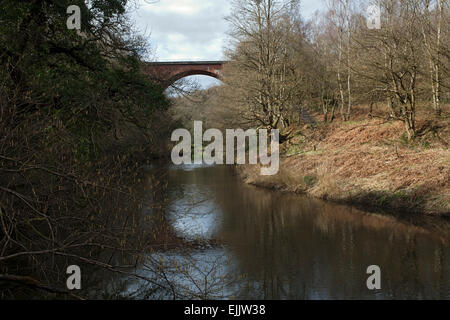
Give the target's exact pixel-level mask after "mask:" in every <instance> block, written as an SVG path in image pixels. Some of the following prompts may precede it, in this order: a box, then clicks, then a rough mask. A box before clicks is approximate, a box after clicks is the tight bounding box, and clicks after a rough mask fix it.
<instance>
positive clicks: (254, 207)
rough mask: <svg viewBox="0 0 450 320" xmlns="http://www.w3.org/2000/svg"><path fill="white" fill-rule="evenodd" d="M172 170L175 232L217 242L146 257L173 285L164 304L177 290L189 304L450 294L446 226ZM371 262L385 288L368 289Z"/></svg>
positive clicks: (209, 171) (152, 271) (201, 171)
mask: <svg viewBox="0 0 450 320" xmlns="http://www.w3.org/2000/svg"><path fill="white" fill-rule="evenodd" d="M167 174H168V189H167V191H168V193H169V201H168V204H167V208H166V209H167V212H168V215H169V220H170V222H171V225H172V226H173V228H174V230H175V232H176V233H177V234H178V235H180V236H183V237H184V238H186V240H187V241H194V240H199V239H204V240H205V241H206V242H208V241H209V240H215V243H216V244H217V243H218V244H221V245H219V246H217V245H216V246H214V247H205V249H199V248H198V247H196V248H194V249H192V250H186V249H183V250H180V249H178V250H174V251H172V252H166V253H154V254H153V255H149V259H152V262H153V263H151V264H148V265H147V266H146V267H143V268H142V269H141V272H142V273H143V274H146V275H147V276H149V275H151V276H153V278H154V279H155V281H159V282H160V283H166V284H168V287H167V288H166V290H165V291H164V292H165V293H164V294H163V295H159V296H158V298H169V299H170V298H171V297H175V296H176V295H175V294H173V292H172V296H171V286H175V287H177V288H178V289H180V288H181V289H182V291H183V292H185V293H188V294H187V295H186V297H188V298H215V299H218V298H241V299H405V298H411V299H449V298H450V276H449V274H450V272H449V271H450V246H449V239H450V228H449V224H448V223H447V222H446V221H443V220H437V221H434V220H421V221H419V222H417V221H415V220H414V219H413V218H410V217H408V219H410V220H411V221H406V220H403V219H397V218H394V217H392V216H387V215H381V214H373V213H367V212H363V211H360V210H357V209H354V208H351V207H347V206H342V205H336V204H331V203H327V202H323V201H319V200H315V199H311V198H308V197H305V196H298V195H291V194H282V193H278V192H271V191H267V190H262V189H258V188H254V187H251V186H247V185H244V184H242V183H241V182H240V181H239V180H238V179H237V178H236V177H233V174H232V171H231V170H230V168H227V167H191V168H188V169H187V168H177V169H171V170H168V172H167ZM421 219H422V218H421ZM417 224H418V225H422V226H417ZM424 224H425V227H423V225H424ZM155 260H158V261H159V263H157V264H155V263H154V262H155ZM373 264H375V265H379V266H380V267H381V271H382V290H380V291H369V290H368V289H367V287H366V280H367V278H368V275H367V274H366V269H367V267H368V266H370V265H373ZM155 265H159V268H158V267H155ZM149 266H152V267H149ZM161 270H163V271H164V274H161V272H162V271H161ZM168 270H169V271H168ZM172 289H173V288H172ZM141 297H142V296H141ZM146 297H147V298H155V296H152V295H148V294H147V295H146ZM178 298H180V297H179V296H178Z"/></svg>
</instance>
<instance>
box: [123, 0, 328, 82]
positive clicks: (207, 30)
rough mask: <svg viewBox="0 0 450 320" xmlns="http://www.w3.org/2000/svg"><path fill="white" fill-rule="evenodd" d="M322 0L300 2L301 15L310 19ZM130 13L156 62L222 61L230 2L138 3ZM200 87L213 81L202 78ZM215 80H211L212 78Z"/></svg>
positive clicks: (152, 0)
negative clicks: (152, 51)
mask: <svg viewBox="0 0 450 320" xmlns="http://www.w3.org/2000/svg"><path fill="white" fill-rule="evenodd" d="M322 1H323V0H303V1H302V15H303V17H304V18H309V17H310V16H311V15H312V14H313V13H314V11H315V10H320V9H321V8H322V7H323V4H322ZM140 2H141V5H140V7H139V9H138V10H136V11H135V12H133V13H132V18H133V20H135V22H136V27H137V28H138V29H139V30H140V31H141V32H145V34H150V43H151V45H152V47H153V49H154V53H155V58H156V60H157V61H184V60H222V59H223V58H224V57H223V49H224V47H225V46H226V43H227V36H226V32H227V30H228V25H227V22H226V21H225V20H224V18H225V17H226V16H227V15H228V14H229V13H230V9H231V7H230V2H231V1H229V0H159V1H157V0H140ZM198 79H201V84H202V85H203V84H204V85H206V86H209V85H210V84H214V83H215V82H214V81H207V80H205V79H204V78H203V77H198ZM213 80H214V79H213Z"/></svg>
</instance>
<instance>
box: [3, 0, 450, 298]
mask: <svg viewBox="0 0 450 320" xmlns="http://www.w3.org/2000/svg"><path fill="white" fill-rule="evenodd" d="M73 4H76V5H79V6H80V7H81V8H82V31H81V32H77V31H76V30H68V29H67V26H66V20H67V13H66V9H67V7H68V6H69V5H73ZM133 5H134V3H133V2H131V3H130V1H126V0H91V1H81V0H70V1H69V0H16V1H10V0H0V298H20V297H22V296H25V297H26V296H29V295H30V290H31V291H32V292H35V290H37V291H38V292H41V293H43V294H47V293H51V294H55V293H56V294H60V295H62V296H63V297H66V296H67V297H70V298H79V297H77V296H75V295H74V294H73V293H70V292H67V291H66V290H65V288H64V284H65V268H66V266H67V265H70V264H74V263H79V264H81V265H83V266H86V268H93V270H94V269H95V270H97V269H101V270H104V271H108V272H110V273H112V274H118V275H124V274H126V275H129V274H130V272H128V271H127V270H129V268H132V267H133V266H136V265H137V264H138V263H139V262H140V261H141V260H140V259H141V258H142V257H141V255H140V253H141V252H142V251H143V250H153V249H155V246H158V245H160V243H159V242H158V241H159V240H158V239H162V238H164V236H163V235H161V233H158V234H156V235H155V230H154V229H150V231H148V230H144V229H145V226H146V224H145V223H143V222H142V220H140V217H139V215H138V214H139V212H140V206H141V204H140V202H139V201H138V198H139V194H138V193H136V192H135V191H134V190H133V186H135V185H136V184H139V183H140V175H139V174H140V172H141V170H140V169H141V168H142V166H143V165H144V164H145V163H146V162H148V160H149V159H152V158H160V157H162V156H167V155H168V154H169V152H168V148H167V144H168V142H169V141H170V140H169V136H170V135H169V134H170V132H171V129H172V128H175V125H179V124H180V121H182V122H184V124H185V125H188V123H189V122H191V121H192V120H205V121H206V122H208V124H207V126H209V127H217V128H227V127H228V128H230V126H231V127H245V128H250V127H253V128H268V129H274V128H276V129H280V131H281V135H282V138H283V139H284V140H288V139H290V138H291V137H292V136H293V135H294V134H295V132H296V130H295V128H296V127H301V126H303V125H304V124H305V114H306V115H308V114H312V113H317V112H320V113H321V114H322V119H323V122H324V123H325V124H328V123H330V122H333V121H334V122H336V120H335V119H337V120H339V121H342V122H349V121H352V120H353V119H355V114H356V113H355V110H357V109H358V108H360V107H361V106H365V108H366V109H365V110H366V111H367V114H368V115H370V116H372V117H381V118H382V119H385V120H386V121H395V122H401V123H402V131H401V132H399V135H400V134H402V133H403V132H404V134H405V136H406V139H407V140H408V141H414V139H416V137H417V136H418V135H419V134H420V132H421V131H420V130H419V128H418V127H417V114H418V111H421V114H422V116H423V117H424V118H425V119H431V120H433V121H446V120H448V117H449V109H448V107H449V104H450V32H449V31H450V8H449V1H448V0H382V1H381V2H380V8H381V26H382V28H381V29H379V30H376V29H375V30H370V29H368V28H367V21H366V17H365V9H366V7H367V3H363V2H359V1H356V0H332V1H330V2H329V3H328V8H329V10H327V11H326V12H325V13H320V14H319V13H318V14H317V15H316V16H315V17H314V19H312V20H311V21H304V20H302V19H301V18H300V10H301V7H300V2H299V1H288V0H235V1H233V12H232V14H231V15H230V16H229V17H228V18H227V19H228V21H229V23H230V32H229V35H230V38H231V39H232V43H231V45H230V47H229V48H228V50H227V57H228V60H229V62H228V63H227V64H226V66H225V68H224V72H223V78H222V80H223V85H222V86H219V87H216V88H213V89H210V90H209V91H208V92H195V93H193V94H191V95H189V94H188V95H185V96H184V97H182V98H178V99H177V100H178V101H177V102H176V103H175V107H174V108H172V109H171V111H170V110H169V109H170V108H169V107H170V105H171V102H170V100H169V99H168V98H167V96H166V95H165V94H164V92H163V91H162V89H161V88H160V87H159V86H158V85H157V84H155V83H152V82H151V81H150V80H149V79H148V78H146V77H145V75H144V74H143V73H142V71H141V69H140V66H141V62H142V60H143V57H145V56H147V55H146V54H147V52H148V50H149V48H148V45H147V43H148V41H147V39H144V38H143V37H142V36H141V35H139V34H137V33H136V32H135V31H134V29H133V25H132V23H131V22H130V21H129V20H128V19H127V15H126V11H127V9H130V7H132V6H133ZM192 99H194V100H195V101H196V102H195V103H193V106H192V109H193V110H194V111H193V113H192V116H191V118H186V117H184V118H182V119H180V118H179V117H178V118H177V117H176V116H174V117H173V118H175V119H172V118H171V117H169V116H168V115H169V114H172V115H173V114H175V115H176V114H177V113H178V112H177V110H179V108H182V107H186V105H188V104H189V103H190V101H191V102H192V101H193V100H192ZM180 101H181V103H180ZM202 103H203V104H202ZM180 104H182V106H180ZM206 104H207V106H206ZM205 106H206V107H205ZM196 108H197V109H196ZM375 110H377V112H375ZM195 112H197V113H195ZM178 114H179V113H178ZM307 117H308V116H307ZM306 122H308V121H306ZM153 183H156V182H155V181H153ZM157 184H158V186H157V187H156V188H155V190H156V191H155V192H156V193H158V192H159V193H160V194H159V195H158V196H157V197H156V198H158V199H159V200H160V201H165V199H164V195H163V194H161V192H163V191H162V190H163V187H162V186H163V185H164V181H162V182H161V181H157ZM154 218H155V219H157V220H158V223H159V224H158V225H159V226H161V228H162V229H164V228H165V226H164V217H163V216H161V217H154ZM154 225H155V223H153V224H152V226H154ZM159 231H161V230H159ZM159 231H158V232H159ZM162 232H163V231H162ZM149 233H151V234H149ZM158 236H159V237H160V238H158ZM166 238H167V237H166ZM166 238H165V239H166ZM155 239H156V240H155ZM159 271H161V270H159ZM131 273H132V272H131ZM147 280H149V281H152V280H151V279H147ZM155 285H156V286H161V284H155ZM167 286H169V285H167ZM169 289H171V290H172V291H173V288H169ZM169 289H168V290H169ZM173 296H174V298H176V297H182V296H178V295H177V294H175V293H174V294H173Z"/></svg>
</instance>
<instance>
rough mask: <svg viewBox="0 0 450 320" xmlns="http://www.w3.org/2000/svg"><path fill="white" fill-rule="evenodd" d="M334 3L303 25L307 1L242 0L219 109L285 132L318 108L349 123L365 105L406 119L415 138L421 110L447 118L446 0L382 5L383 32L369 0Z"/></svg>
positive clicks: (236, 5)
mask: <svg viewBox="0 0 450 320" xmlns="http://www.w3.org/2000/svg"><path fill="white" fill-rule="evenodd" d="M327 5H328V8H329V9H328V10H327V11H326V12H323V13H317V14H316V16H315V17H314V18H313V19H312V20H310V21H303V20H302V19H301V18H300V8H301V3H300V2H299V1H282V0H261V1H259V0H254V1H252V0H248V1H234V2H233V12H232V14H231V15H230V16H229V17H228V21H229V23H230V27H231V29H230V37H231V39H232V45H231V46H230V48H229V50H228V53H227V55H228V58H229V60H230V61H231V62H230V63H229V64H228V65H227V66H226V68H225V72H224V82H225V85H224V86H222V88H221V89H220V90H219V91H220V93H219V94H221V95H222V96H223V97H224V99H221V101H223V105H222V106H221V108H220V107H219V109H222V110H224V112H225V111H226V110H229V112H228V116H230V117H231V118H233V115H234V119H236V120H237V121H238V122H240V124H242V125H247V126H249V127H269V128H278V129H281V130H282V132H284V134H285V136H288V135H289V134H290V130H285V129H286V128H289V127H290V126H292V125H295V124H298V123H299V122H300V121H301V120H302V119H301V116H300V115H301V114H302V110H303V111H318V110H320V111H321V113H322V115H323V120H324V121H325V122H332V121H333V120H334V119H335V118H336V117H339V118H341V119H342V121H351V120H352V116H353V115H354V113H353V111H354V109H355V108H356V107H358V106H361V105H365V106H367V107H369V108H370V109H369V112H370V110H373V108H374V107H378V106H379V107H380V109H383V110H384V113H385V114H384V115H382V116H383V117H384V116H385V117H386V119H391V120H394V121H401V122H402V123H403V124H404V129H405V132H406V135H407V138H408V139H409V140H412V139H414V138H415V137H416V135H417V131H418V129H417V126H416V116H417V111H418V110H426V113H427V116H426V117H428V118H429V119H434V118H435V117H444V118H445V117H448V104H449V102H450V93H449V92H450V89H449V87H450V70H449V69H450V38H449V37H450V33H449V30H450V11H449V10H450V9H449V3H448V1H446V0H436V1H429V0H387V1H380V4H379V5H380V11H381V29H369V28H368V26H367V18H366V16H367V14H366V9H367V7H368V5H369V3H368V2H365V1H355V0H332V1H329V2H328V4H327ZM225 105H226V106H225ZM444 110H445V112H444V113H443V111H444ZM369 112H368V113H369ZM353 119H354V117H353Z"/></svg>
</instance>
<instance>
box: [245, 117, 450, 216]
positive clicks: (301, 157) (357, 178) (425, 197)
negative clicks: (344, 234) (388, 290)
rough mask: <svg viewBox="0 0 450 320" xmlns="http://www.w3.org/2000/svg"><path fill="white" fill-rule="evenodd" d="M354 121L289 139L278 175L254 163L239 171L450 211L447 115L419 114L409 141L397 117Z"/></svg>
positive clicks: (251, 178) (341, 194) (378, 202)
mask: <svg viewBox="0 0 450 320" xmlns="http://www.w3.org/2000/svg"><path fill="white" fill-rule="evenodd" d="M360 114H364V113H363V112H360ZM357 120H358V121H353V122H350V123H346V124H345V125H342V123H340V122H339V121H336V123H333V124H331V125H319V126H318V127H317V128H314V129H310V130H309V132H303V134H305V135H306V136H308V138H309V139H308V141H307V142H304V141H303V140H304V139H303V138H302V139H297V140H296V139H293V141H292V142H291V144H290V145H287V146H285V151H286V154H289V150H295V152H291V153H290V154H289V155H290V156H289V157H286V158H284V159H283V160H282V162H281V166H280V172H279V174H278V175H276V176H272V177H262V176H260V175H259V168H256V167H255V166H244V167H242V168H240V170H241V173H242V174H243V175H244V176H245V178H246V181H247V182H248V183H251V184H255V185H260V186H264V187H270V188H276V189H284V190H288V191H294V192H307V193H309V194H311V195H313V196H315V197H319V198H323V199H330V200H334V201H340V202H354V203H360V204H367V205H371V206H381V207H384V208H391V209H403V210H409V211H415V212H422V213H426V214H439V215H448V214H449V213H450V151H449V149H448V142H449V141H450V132H449V131H450V130H449V128H450V125H449V117H448V116H444V117H443V118H442V119H439V120H436V119H434V120H425V119H424V118H423V115H422V117H421V116H420V115H419V116H418V121H417V128H418V132H419V136H418V138H417V139H416V140H415V141H414V142H411V143H408V142H407V141H405V140H404V137H403V136H402V134H403V124H402V123H400V122H394V121H389V122H386V121H385V120H382V119H365V118H362V119H357ZM300 140H301V142H299V141H300ZM292 154H294V155H292Z"/></svg>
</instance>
